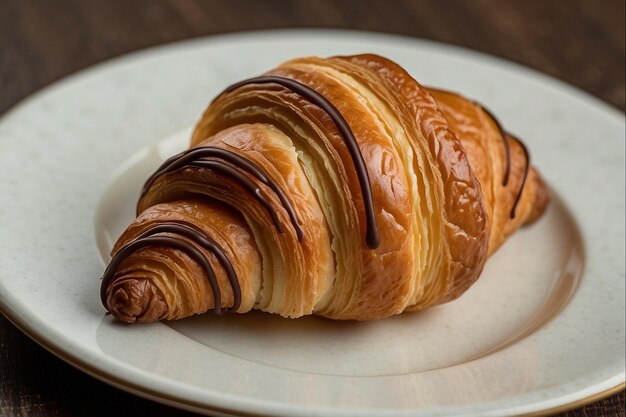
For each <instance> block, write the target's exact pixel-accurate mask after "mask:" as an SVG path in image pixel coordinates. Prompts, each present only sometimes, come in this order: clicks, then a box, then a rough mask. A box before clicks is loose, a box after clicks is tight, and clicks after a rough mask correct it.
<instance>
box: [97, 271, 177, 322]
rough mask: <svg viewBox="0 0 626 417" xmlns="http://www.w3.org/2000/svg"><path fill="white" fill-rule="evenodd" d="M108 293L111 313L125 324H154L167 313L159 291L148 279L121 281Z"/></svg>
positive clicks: (112, 286) (111, 287)
mask: <svg viewBox="0 0 626 417" xmlns="http://www.w3.org/2000/svg"><path fill="white" fill-rule="evenodd" d="M109 288H110V289H109V290H108V291H107V307H108V310H109V312H110V313H111V314H112V315H113V316H114V317H115V318H116V319H118V320H120V321H122V322H124V323H152V322H155V321H159V320H161V319H162V318H163V316H164V315H165V313H166V312H167V304H166V303H165V301H164V300H163V297H162V295H161V292H160V291H159V289H158V288H157V287H156V286H155V285H154V284H153V283H152V282H151V281H150V280H147V279H141V278H132V279H125V280H119V281H118V282H116V283H114V284H113V285H111V286H110V287H109Z"/></svg>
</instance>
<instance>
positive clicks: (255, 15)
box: [0, 0, 625, 417]
mask: <svg viewBox="0 0 626 417" xmlns="http://www.w3.org/2000/svg"><path fill="white" fill-rule="evenodd" d="M281 27H332V28H351V29H360V30H373V31H384V32H393V33H400V34H405V35H411V36H416V37H422V38H428V39H433V40H437V41H441V42H447V43H452V44H456V45H461V46H465V47H468V48H472V49H476V50H479V51H483V52H487V53H490V54H493V55H496V56H501V57H504V58H506V59H509V60H512V61H516V62H519V63H522V64H524V65H527V66H530V67H534V68H536V69H538V70H540V71H542V72H545V73H547V74H550V75H552V76H554V77H557V78H560V79H562V80H564V81H566V82H568V83H571V84H573V85H575V86H577V87H579V88H581V89H583V90H585V91H587V92H589V93H591V94H593V95H595V96H597V97H599V98H600V99H602V100H604V101H606V102H608V103H610V104H612V105H613V106H615V107H617V108H619V109H621V110H624V107H625V85H624V57H625V51H624V0H610V1H609V0H602V1H595V0H587V1H584V0H577V1H574V0H553V1H544V0H532V1H531V0H528V1H514V0H513V1H497V0H491V1H490V0H473V1H472V0H467V1H461V0H456V1H452V0H445V1H441V0H440V1H437V0H433V1H400V0H394V1H392V0H387V1H384V0H380V1H368V0H344V1H321V0H292V1H288V0H282V1H279V0H276V1H254V0H227V1H200V0H198V1H192V0H188V1H147V0H146V1H142V0H136V1H128V0H114V1H105V0H98V1H86V0H85V1H79V0H72V1H64V2H52V1H34V0H32V1H31V0H0V114H2V113H4V112H5V111H6V110H8V109H9V108H10V107H12V106H13V105H15V104H16V103H17V102H19V101H20V100H22V99H23V98H25V97H26V96H28V95H29V94H31V93H33V92H35V91H36V90H38V89H40V88H42V87H43V86H45V85H47V84H49V83H51V82H52V81H54V80H57V79H59V78H61V77H63V76H65V75H68V74H70V73H72V72H75V71H78V70H80V69H82V68H85V67H87V66H89V65H93V64H96V63H98V62H101V61H104V60H106V59H109V58H111V57H114V56H117V55H120V54H123V53H126V52H130V51H134V50H138V49H141V48H145V47H148V46H153V45H157V44H161V43H166V42H171V41H175V40H180V39H185V38H190V37H196V36H203V35H210V34H215V33H224V32H233V31H241V30H253V29H266V28H281ZM0 140H1V138H0ZM0 273H2V270H1V267H0ZM121 415H133V416H151V417H158V416H191V415H193V414H191V413H187V412H183V411H179V410H175V409H173V408H170V407H166V406H162V405H159V404H157V403H153V402H151V401H147V400H144V399H141V398H139V397H135V396H133V395H131V394H127V393H125V392H123V391H120V390H117V389H115V388H112V387H110V386H108V385H106V384H104V383H101V382H98V381H96V380H95V379H93V378H91V377H89V376H87V375H85V374H83V373H82V372H80V371H78V370H76V369H74V368H72V367H71V366H70V365H67V364H65V363H64V362H62V361H61V360H59V359H57V358H56V357H54V356H53V355H51V354H50V353H48V352H47V351H46V350H44V349H42V348H41V347H39V346H38V345H36V344H35V343H34V342H32V341H31V340H30V339H29V338H28V337H26V336H24V335H23V334H22V333H20V332H19V331H18V330H17V329H16V328H15V327H14V326H13V325H12V324H10V323H9V322H8V321H7V320H6V319H5V318H4V317H3V316H2V315H0V416H11V417H13V416H15V417H17V416H93V417H96V416H121ZM560 416H561V417H565V416H567V417H574V416H576V417H583V416H587V417H588V416H610V417H615V416H621V417H624V392H622V393H619V394H617V395H614V396H612V397H609V398H607V399H605V400H603V401H599V402H597V403H594V404H591V405H588V406H586V407H584V408H579V409H575V410H571V411H568V412H566V413H563V414H560Z"/></svg>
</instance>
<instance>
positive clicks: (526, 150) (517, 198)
mask: <svg viewBox="0 0 626 417" xmlns="http://www.w3.org/2000/svg"><path fill="white" fill-rule="evenodd" d="M509 136H510V137H511V138H513V139H514V140H516V141H517V143H519V145H520V146H521V147H522V151H524V156H525V158H526V165H524V176H523V177H522V184H521V185H520V188H519V191H518V193H517V197H516V198H515V203H513V208H512V209H511V216H510V217H511V218H512V219H514V218H515V209H517V205H518V204H519V202H520V200H521V199H522V193H523V192H524V186H525V185H526V178H528V170H529V168H530V153H529V152H528V148H526V145H525V144H524V142H522V141H521V140H519V139H518V138H516V137H515V136H513V135H511V134H510V133H509Z"/></svg>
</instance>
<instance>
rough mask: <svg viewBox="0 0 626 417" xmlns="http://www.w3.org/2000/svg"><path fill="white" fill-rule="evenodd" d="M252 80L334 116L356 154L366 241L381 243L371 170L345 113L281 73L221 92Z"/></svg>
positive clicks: (351, 154) (372, 245)
mask: <svg viewBox="0 0 626 417" xmlns="http://www.w3.org/2000/svg"><path fill="white" fill-rule="evenodd" d="M248 84H278V85H280V86H282V87H284V88H286V89H288V90H290V91H292V92H294V93H296V94H298V95H300V96H301V97H303V98H305V99H306V100H308V101H309V102H311V103H312V104H314V105H316V106H317V107H319V108H320V109H322V110H324V111H325V112H326V114H327V115H328V116H329V117H330V118H331V119H332V120H333V122H334V123H335V125H336V126H337V129H338V130H339V133H340V134H341V136H342V138H343V141H344V143H345V145H346V147H347V148H348V152H349V153H350V156H351V158H352V162H353V164H354V168H355V171H356V175H357V177H358V179H359V185H360V188H361V194H362V196H363V206H364V208H365V218H366V232H365V242H366V244H367V246H368V247H369V248H371V249H375V248H377V247H378V246H379V245H380V234H379V232H378V225H377V224H376V216H375V214H374V202H373V198H372V185H371V183H370V179H369V174H368V172H367V168H366V165H365V161H364V160H363V155H362V154H361V150H360V149H359V145H358V143H357V140H356V138H355V137H354V134H353V133H352V130H351V129H350V126H349V125H348V122H347V121H346V119H345V118H344V117H343V115H342V114H341V112H339V110H338V109H337V108H336V107H335V106H334V105H333V104H332V103H331V102H330V101H329V100H328V99H327V98H326V97H324V96H323V95H321V94H320V93H318V92H317V91H315V90H314V89H312V88H310V87H309V86H307V85H305V84H302V83H300V82H298V81H296V80H293V79H291V78H285V77H278V76H262V77H255V78H250V79H247V80H243V81H240V82H238V83H236V84H233V85H231V86H230V87H227V88H226V89H225V90H224V91H223V92H222V93H221V94H220V95H218V97H219V96H221V95H222V94H224V93H228V92H231V91H233V90H236V89H237V88H239V87H242V86H244V85H248Z"/></svg>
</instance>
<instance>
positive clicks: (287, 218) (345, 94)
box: [101, 55, 549, 322]
mask: <svg viewBox="0 0 626 417" xmlns="http://www.w3.org/2000/svg"><path fill="white" fill-rule="evenodd" d="M529 164H530V161H529V156H528V151H527V150H526V148H525V146H524V145H523V143H522V142H521V141H520V140H519V139H517V138H515V137H513V136H512V135H510V134H509V133H507V132H506V131H505V130H504V129H503V128H502V127H501V126H500V123H499V122H498V121H497V119H495V117H494V116H493V115H492V114H491V113H490V112H489V111H488V110H486V109H485V108H484V107H482V106H481V105H479V104H477V103H475V102H474V101H472V100H470V99H467V98H465V97H463V96H461V95H458V94H455V93H451V92H447V91H443V90H438V89H433V88H428V87H424V86H421V85H420V84H419V83H417V82H416V81H415V80H414V79H413V78H412V77H411V76H410V75H409V74H408V73H407V72H406V71H404V70H403V69H402V68H401V67H400V66H398V65H397V64H395V63H393V62H391V61H389V60H387V59H385V58H382V57H380V56H376V55H357V56H345V57H333V58H328V59H322V58H314V57H310V58H299V59H295V60H292V61H288V62H286V63H283V64H282V65H280V66H279V67H277V68H276V69H273V70H271V71H269V72H268V73H266V74H264V75H263V76H261V77H257V78H253V79H250V80H245V81H243V82H241V83H238V84H236V85H234V86H231V87H229V88H228V89H226V91H225V92H223V93H222V94H220V95H219V96H218V97H217V98H216V99H215V100H214V101H213V102H212V103H211V105H210V106H209V108H208V109H207V110H206V112H205V113H204V115H203V116H202V118H201V119H200V121H199V122H198V124H197V126H196V128H195V130H194V132H193V135H192V138H191V144H190V150H188V151H186V152H184V153H182V154H180V155H177V156H174V157H173V158H171V159H170V160H168V161H166V163H165V164H164V165H163V166H162V167H160V168H159V169H158V170H157V171H156V172H155V174H154V175H153V176H152V177H150V178H149V179H148V181H147V183H146V186H145V187H144V190H143V192H142V195H141V198H140V201H139V204H138V207H137V213H138V217H137V219H136V220H135V221H134V222H133V223H132V224H131V225H130V226H129V227H128V228H127V229H126V231H125V232H124V233H123V234H122V235H121V236H120V238H119V239H118V241H117V243H116V244H115V246H114V248H113V250H112V255H114V257H113V260H112V262H111V264H110V265H109V268H107V271H106V272H105V274H104V279H103V282H102V293H101V296H102V301H103V304H104V305H105V307H106V308H107V310H109V311H110V312H111V313H112V314H113V315H114V316H115V317H117V318H118V319H120V320H122V321H126V322H152V321H158V320H162V319H167V320H173V319H180V318H184V317H188V316H191V315H194V314H200V313H204V312H206V311H208V310H210V309H215V310H216V312H224V311H234V312H239V313H244V312H247V311H250V310H251V309H253V308H254V309H260V310H263V311H267V312H271V313H276V314H280V315H282V316H285V317H292V318H294V317H300V316H303V315H308V314H316V315H320V316H324V317H328V318H332V319H354V320H370V319H380V318H384V317H388V316H391V315H395V314H399V313H402V312H403V311H412V310H422V309H425V308H428V307H431V306H433V305H437V304H441V303H444V302H447V301H450V300H453V299H455V298H457V297H459V296H460V295H461V294H462V293H463V292H465V291H466V290H467V289H468V288H469V287H470V286H471V285H472V284H473V283H474V282H475V281H476V279H477V278H478V276H479V275H480V272H481V271H482V269H483V266H484V264H485V261H486V260H487V257H488V256H489V255H491V254H492V253H493V252H495V251H496V250H497V248H498V247H500V246H501V245H502V244H503V243H504V241H505V240H506V238H507V237H508V236H509V235H511V234H512V233H513V232H514V231H515V230H517V229H518V228H519V227H520V226H521V225H523V224H527V223H530V222H532V221H534V220H535V219H536V218H537V217H539V216H540V214H541V213H542V212H543V211H544V209H545V207H546V205H547V204H548V201H549V194H548V190H547V188H546V186H545V184H544V183H543V181H542V180H541V178H540V176H539V174H538V173H537V171H536V170H535V169H534V168H533V167H531V166H530V165H529Z"/></svg>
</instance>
